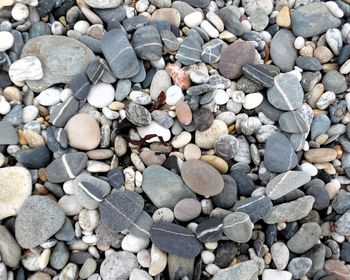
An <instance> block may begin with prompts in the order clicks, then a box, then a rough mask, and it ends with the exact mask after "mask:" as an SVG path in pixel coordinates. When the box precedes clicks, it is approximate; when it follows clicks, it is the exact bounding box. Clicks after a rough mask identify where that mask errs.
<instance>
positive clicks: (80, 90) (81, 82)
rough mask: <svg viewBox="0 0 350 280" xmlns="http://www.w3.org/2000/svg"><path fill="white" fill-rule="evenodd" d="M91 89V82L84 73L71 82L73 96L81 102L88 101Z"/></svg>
mask: <svg viewBox="0 0 350 280" xmlns="http://www.w3.org/2000/svg"><path fill="white" fill-rule="evenodd" d="M90 87H91V85H90V81H89V79H88V77H87V76H86V74H85V73H84V72H82V73H78V74H76V75H74V76H73V78H72V80H71V82H70V89H71V90H72V93H73V96H74V97H75V98H76V99H78V100H79V101H83V102H85V101H86V98H87V96H88V95H89V92H90Z"/></svg>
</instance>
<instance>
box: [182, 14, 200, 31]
mask: <svg viewBox="0 0 350 280" xmlns="http://www.w3.org/2000/svg"><path fill="white" fill-rule="evenodd" d="M202 21H203V14H202V13H201V12H199V11H196V12H193V13H190V14H188V15H186V16H185V17H184V23H185V24H186V26H188V27H190V28H192V27H195V26H198V25H200V24H201V22H202Z"/></svg>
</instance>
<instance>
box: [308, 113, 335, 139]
mask: <svg viewBox="0 0 350 280" xmlns="http://www.w3.org/2000/svg"><path fill="white" fill-rule="evenodd" d="M330 126H331V120H330V119H329V118H328V116H327V115H319V116H316V117H315V118H314V119H313V121H312V124H311V140H315V139H316V138H317V136H319V135H320V134H323V133H326V132H327V130H328V129H329V127H330Z"/></svg>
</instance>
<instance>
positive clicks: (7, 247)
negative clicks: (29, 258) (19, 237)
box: [0, 225, 21, 268]
mask: <svg viewBox="0 0 350 280" xmlns="http://www.w3.org/2000/svg"><path fill="white" fill-rule="evenodd" d="M0 254H1V260H2V261H3V262H4V264H6V265H7V266H9V267H11V268H14V267H16V266H17V265H18V264H19V262H20V260H21V248H20V247H19V245H18V243H17V241H16V239H15V238H14V237H13V236H12V234H11V233H10V232H9V231H8V229H7V228H6V227H5V226H3V225H0Z"/></svg>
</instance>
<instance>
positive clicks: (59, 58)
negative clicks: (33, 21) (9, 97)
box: [21, 35, 95, 92]
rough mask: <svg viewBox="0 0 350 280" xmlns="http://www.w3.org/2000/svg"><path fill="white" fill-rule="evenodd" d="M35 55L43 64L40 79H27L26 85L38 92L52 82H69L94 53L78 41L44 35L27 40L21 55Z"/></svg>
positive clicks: (82, 69) (84, 66) (82, 68)
mask: <svg viewBox="0 0 350 280" xmlns="http://www.w3.org/2000/svg"><path fill="white" fill-rule="evenodd" d="M26 56H36V57H37V58H38V59H39V60H40V61H41V64H42V66H43V73H44V76H43V78H42V79H40V80H37V81H35V80H27V85H28V86H29V87H30V88H31V89H32V90H33V91H35V92H40V91H42V90H44V89H46V88H48V87H50V86H51V85H53V84H57V83H69V82H70V80H71V79H72V77H73V76H74V75H75V74H78V73H80V72H82V71H84V70H85V68H86V67H87V66H88V64H89V63H90V62H91V61H92V60H94V58H95V55H94V53H93V52H92V51H91V50H90V49H89V48H88V47H86V46H85V45H84V44H82V43H80V42H79V41H77V40H75V39H73V38H69V37H64V36H63V37H62V36H53V35H45V36H40V37H36V38H33V39H31V40H29V41H28V42H27V43H26V44H25V45H24V47H23V50H22V54H21V57H22V58H23V57H26Z"/></svg>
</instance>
